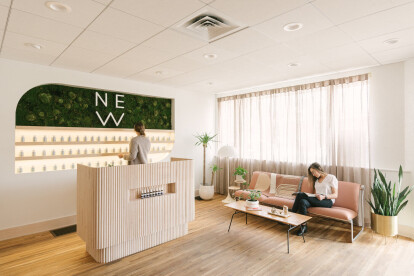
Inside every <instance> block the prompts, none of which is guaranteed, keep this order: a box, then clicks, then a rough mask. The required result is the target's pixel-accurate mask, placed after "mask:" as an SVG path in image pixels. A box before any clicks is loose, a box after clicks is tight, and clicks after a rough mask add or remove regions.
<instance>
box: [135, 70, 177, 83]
mask: <svg viewBox="0 0 414 276" xmlns="http://www.w3.org/2000/svg"><path fill="white" fill-rule="evenodd" d="M182 73H183V72H180V71H175V70H170V69H166V68H163V70H162V71H159V70H157V69H156V68H155V67H153V68H150V69H147V70H144V71H142V72H140V73H138V74H135V75H132V76H130V77H128V79H133V80H139V81H145V82H159V81H161V80H163V79H166V78H171V77H174V76H177V75H180V74H182Z"/></svg>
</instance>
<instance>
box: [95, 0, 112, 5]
mask: <svg viewBox="0 0 414 276" xmlns="http://www.w3.org/2000/svg"><path fill="white" fill-rule="evenodd" d="M93 1H95V2H97V3H101V4H104V5H109V4H110V3H111V2H112V0H93Z"/></svg>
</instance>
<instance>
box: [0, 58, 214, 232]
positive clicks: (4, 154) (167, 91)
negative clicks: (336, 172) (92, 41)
mask: <svg viewBox="0 0 414 276" xmlns="http://www.w3.org/2000/svg"><path fill="white" fill-rule="evenodd" d="M47 83H61V84H68V85H76V86H83V87H90V88H96V89H106V90H112V91H120V92H127V93H137V94H141V95H150V96H160V97H168V98H174V99H175V135H176V142H175V145H174V149H173V151H172V154H171V156H175V157H186V158H192V159H194V160H195V185H196V189H198V184H199V183H201V181H202V176H201V173H202V169H201V167H202V148H201V147H200V148H197V147H195V146H194V143H195V138H194V136H193V135H194V134H196V133H197V132H202V131H210V132H213V131H214V103H215V99H214V96H213V95H208V94H202V93H196V92H195V93H190V92H186V91H182V90H176V89H172V88H167V87H162V86H156V85H150V84H145V83H139V82H135V81H129V80H122V79H117V78H111V77H107V76H100V75H95V74H88V73H81V72H76V71H70V70H63V69H56V68H51V67H47V66H39V65H34V64H29V63H21V62H15V61H10V60H6V59H0V96H1V100H0V125H1V129H2V131H1V135H0V153H1V154H0V164H1V166H0V230H1V229H7V228H12V227H16V226H21V225H27V224H32V223H35V222H41V221H46V220H51V219H56V218H61V217H66V216H72V215H75V214H76V170H71V171H58V172H45V173H34V174H20V175H16V174H15V173H14V128H15V110H16V106H17V103H18V101H19V99H20V97H21V96H22V95H23V94H24V93H25V92H26V91H28V90H29V89H31V88H33V87H35V86H38V85H41V84H47ZM210 158H211V157H210ZM208 161H209V160H208Z"/></svg>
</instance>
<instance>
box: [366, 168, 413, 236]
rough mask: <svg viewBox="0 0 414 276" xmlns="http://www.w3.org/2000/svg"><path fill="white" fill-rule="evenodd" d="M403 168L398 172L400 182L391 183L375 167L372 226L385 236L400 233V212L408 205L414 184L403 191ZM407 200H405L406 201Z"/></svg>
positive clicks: (372, 193)
mask: <svg viewBox="0 0 414 276" xmlns="http://www.w3.org/2000/svg"><path fill="white" fill-rule="evenodd" d="M402 178H403V170H402V167H401V166H400V169H399V172H398V184H397V183H394V185H391V181H389V182H388V184H387V181H386V179H385V176H384V174H383V173H382V172H381V171H380V170H375V169H374V183H373V184H372V186H371V197H372V198H371V199H370V200H369V201H368V204H369V205H370V206H371V209H372V212H371V228H372V230H374V231H375V232H377V233H378V234H382V235H384V236H395V235H397V234H398V213H399V212H400V211H401V210H402V209H404V207H405V206H407V203H408V200H405V199H406V198H407V196H408V195H409V194H410V193H411V191H412V190H413V188H414V186H411V187H409V186H407V187H405V188H404V189H403V190H402V191H401V184H402ZM404 200H405V201H404Z"/></svg>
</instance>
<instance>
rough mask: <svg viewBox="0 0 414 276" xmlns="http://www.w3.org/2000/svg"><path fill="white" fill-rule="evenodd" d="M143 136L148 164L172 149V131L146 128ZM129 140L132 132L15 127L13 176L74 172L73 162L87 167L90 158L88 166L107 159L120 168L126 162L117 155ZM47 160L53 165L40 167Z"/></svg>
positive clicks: (127, 146) (125, 149)
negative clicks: (148, 142) (147, 145)
mask: <svg viewBox="0 0 414 276" xmlns="http://www.w3.org/2000/svg"><path fill="white" fill-rule="evenodd" d="M146 134H147V137H148V138H149V139H150V140H151V151H150V153H149V155H148V160H149V162H150V163H154V162H159V161H161V160H163V159H165V158H166V157H167V156H168V154H169V153H170V152H171V151H172V148H173V146H174V141H175V139H174V138H175V137H174V130H151V129H148V130H146ZM133 137H135V132H134V130H132V129H91V128H67V127H64V128H57V127H19V126H16V132H15V169H16V173H30V172H41V171H55V170H68V169H76V164H77V163H84V164H87V163H85V162H89V161H88V160H90V159H94V158H95V159H97V160H98V161H91V162H92V164H94V163H97V162H98V163H100V166H102V164H104V161H105V162H108V160H106V159H108V158H109V159H113V160H111V162H113V163H114V164H120V163H119V162H121V164H120V165H126V164H127V161H125V162H123V161H119V160H120V159H119V158H118V154H119V153H125V152H128V151H129V142H130V139H132V138H133ZM28 161H30V163H28ZM48 161H53V162H54V163H57V165H56V166H55V165H54V164H52V165H46V164H43V163H44V162H48ZM100 161H101V162H100ZM39 162H43V163H39ZM26 163H27V164H26ZM38 163H39V164H38ZM45 167H46V170H45V169H44V168H45Z"/></svg>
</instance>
